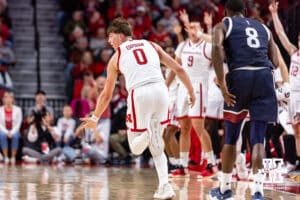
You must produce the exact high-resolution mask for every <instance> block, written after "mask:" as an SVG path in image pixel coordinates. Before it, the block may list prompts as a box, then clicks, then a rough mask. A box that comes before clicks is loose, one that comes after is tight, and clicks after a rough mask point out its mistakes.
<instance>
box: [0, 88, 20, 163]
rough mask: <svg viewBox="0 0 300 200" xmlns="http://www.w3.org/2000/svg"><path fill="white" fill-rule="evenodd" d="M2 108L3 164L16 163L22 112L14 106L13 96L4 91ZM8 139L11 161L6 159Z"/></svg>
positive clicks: (0, 108)
mask: <svg viewBox="0 0 300 200" xmlns="http://www.w3.org/2000/svg"><path fill="white" fill-rule="evenodd" d="M2 100H3V106H1V107H0V141H1V143H0V145H1V148H2V152H3V154H4V161H5V163H6V164H7V163H9V162H11V163H12V164H14V163H15V161H16V154H17V150H18V146H19V138H20V127H21V123H22V110H21V108H20V107H18V106H16V105H14V94H13V93H12V92H9V91H6V92H5V93H4V96H3V99H2ZM8 138H10V139H11V159H10V160H9V159H8Z"/></svg>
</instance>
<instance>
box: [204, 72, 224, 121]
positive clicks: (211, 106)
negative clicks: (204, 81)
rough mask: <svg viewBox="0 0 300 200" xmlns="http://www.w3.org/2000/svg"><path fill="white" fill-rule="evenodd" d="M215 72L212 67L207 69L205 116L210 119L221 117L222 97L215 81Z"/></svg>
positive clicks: (220, 118)
mask: <svg viewBox="0 0 300 200" xmlns="http://www.w3.org/2000/svg"><path fill="white" fill-rule="evenodd" d="M215 79H216V73H215V70H214V69H213V68H211V69H210V70H209V78H208V98H207V99H208V100H207V110H206V117H208V118H212V119H219V120H222V119H223V107H224V98H223V96H222V92H221V90H220V88H218V86H217V85H216V83H215V81H214V80H215Z"/></svg>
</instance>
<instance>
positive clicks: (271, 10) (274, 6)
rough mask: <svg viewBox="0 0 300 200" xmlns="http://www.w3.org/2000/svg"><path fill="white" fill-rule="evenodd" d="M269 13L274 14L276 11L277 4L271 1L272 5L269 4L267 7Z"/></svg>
mask: <svg viewBox="0 0 300 200" xmlns="http://www.w3.org/2000/svg"><path fill="white" fill-rule="evenodd" d="M269 11H270V12H271V13H276V12H277V11H278V2H276V1H273V2H272V3H270V5H269Z"/></svg>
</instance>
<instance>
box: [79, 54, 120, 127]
mask: <svg viewBox="0 0 300 200" xmlns="http://www.w3.org/2000/svg"><path fill="white" fill-rule="evenodd" d="M117 58H118V52H116V53H115V54H114V55H113V56H112V58H111V59H110V61H109V62H108V65H107V79H106V82H105V86H104V89H103V91H102V92H101V94H100V95H99V97H98V99H97V104H96V108H95V111H94V113H93V116H92V117H90V118H82V119H81V120H82V121H84V122H85V124H83V126H84V127H85V128H96V125H97V122H98V120H99V118H100V116H101V115H102V113H103V112H104V111H105V109H106V107H107V106H108V104H109V102H110V100H111V98H112V95H113V91H114V88H115V83H116V80H117V78H118V71H117Z"/></svg>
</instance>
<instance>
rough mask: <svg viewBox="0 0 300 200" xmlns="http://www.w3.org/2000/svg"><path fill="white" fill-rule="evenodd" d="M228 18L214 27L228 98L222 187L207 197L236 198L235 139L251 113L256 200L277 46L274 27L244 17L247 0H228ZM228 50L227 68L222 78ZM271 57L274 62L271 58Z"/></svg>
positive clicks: (272, 110) (273, 109) (271, 117)
mask: <svg viewBox="0 0 300 200" xmlns="http://www.w3.org/2000/svg"><path fill="white" fill-rule="evenodd" d="M225 10H226V15H227V16H228V17H226V18H224V20H223V21H222V22H220V23H218V24H217V25H216V26H215V27H214V30H213V44H212V62H213V65H214V68H215V71H216V75H217V78H218V82H219V85H220V88H221V91H222V94H223V97H224V101H225V105H224V126H225V144H224V147H223V150H222V174H221V178H220V187H219V188H214V189H212V190H211V191H210V193H209V195H208V198H209V199H233V197H232V191H231V177H232V169H233V166H234V163H235V160H236V146H235V145H236V141H237V139H238V137H239V133H240V127H241V124H242V122H243V119H244V118H245V117H246V115H247V114H248V112H249V113H250V116H251V121H250V126H251V130H250V141H251V145H252V149H253V151H252V167H253V179H254V183H253V187H252V188H251V195H252V199H264V198H263V176H264V175H263V174H262V173H261V169H262V168H263V165H262V158H263V156H264V145H263V143H264V136H265V132H266V128H267V123H268V122H276V117H277V100H276V95H275V89H274V82H273V74H272V68H273V65H274V66H278V59H277V52H276V47H275V46H276V44H275V43H274V41H273V38H272V35H271V33H270V31H269V30H268V29H267V27H265V26H264V25H263V24H261V23H259V22H258V21H256V20H254V19H251V18H245V17H244V12H245V4H244V1H243V0H228V1H227V2H226V5H225ZM224 54H225V55H226V60H227V63H228V68H229V72H228V73H227V75H226V82H225V77H224V70H223V62H224V57H225V56H224ZM269 58H271V60H272V63H273V65H272V63H271V61H270V60H269Z"/></svg>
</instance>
